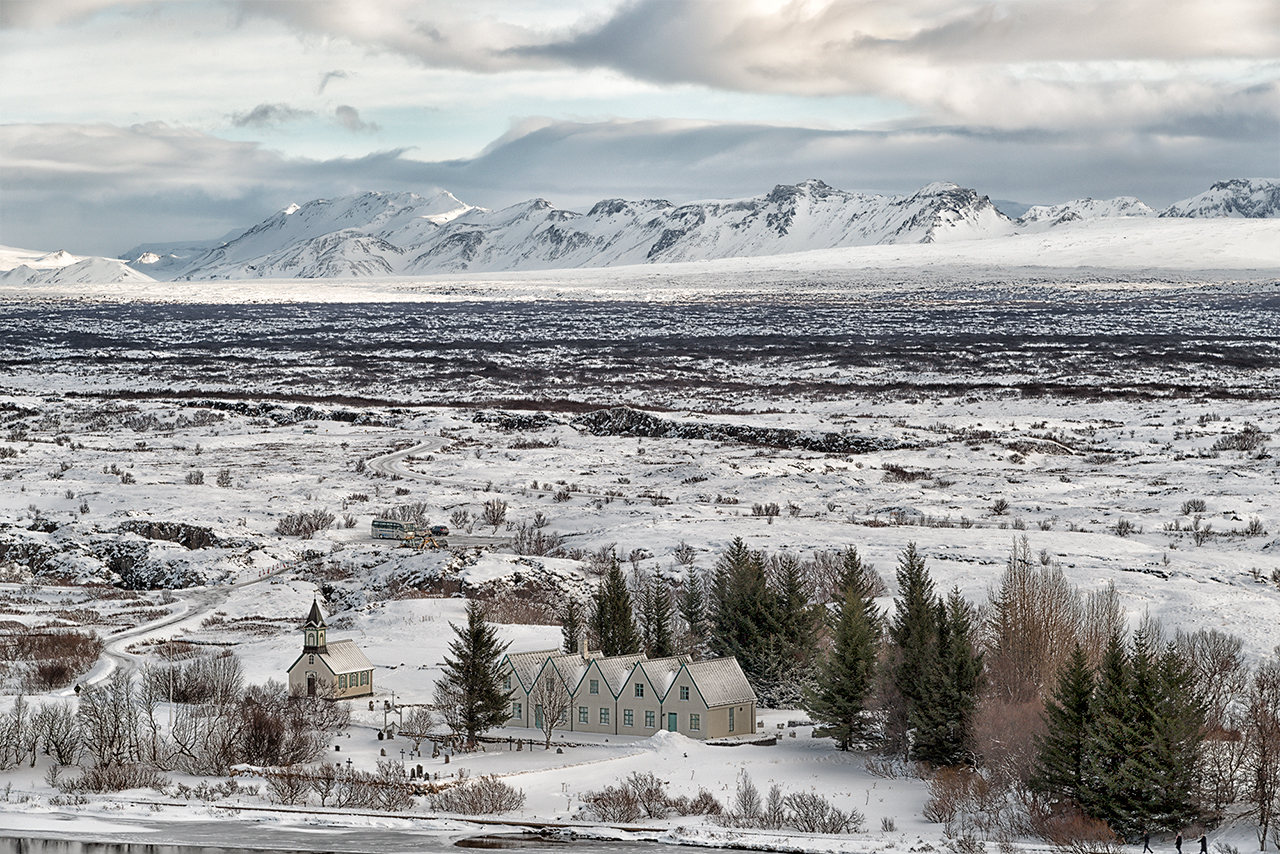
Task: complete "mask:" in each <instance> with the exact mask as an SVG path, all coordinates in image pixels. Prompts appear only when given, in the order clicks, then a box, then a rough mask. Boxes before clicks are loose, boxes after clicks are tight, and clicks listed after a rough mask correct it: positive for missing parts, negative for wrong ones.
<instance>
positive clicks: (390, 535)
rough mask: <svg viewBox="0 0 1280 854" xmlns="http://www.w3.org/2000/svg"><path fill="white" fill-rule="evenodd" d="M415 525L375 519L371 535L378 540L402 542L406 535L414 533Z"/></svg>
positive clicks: (393, 520)
mask: <svg viewBox="0 0 1280 854" xmlns="http://www.w3.org/2000/svg"><path fill="white" fill-rule="evenodd" d="M412 531H413V525H411V524H410V523H408V522H397V521H396V520H395V519H374V520H373V525H372V526H371V530H370V533H371V534H373V537H374V539H377V540H402V539H404V536H405V534H409V533H412Z"/></svg>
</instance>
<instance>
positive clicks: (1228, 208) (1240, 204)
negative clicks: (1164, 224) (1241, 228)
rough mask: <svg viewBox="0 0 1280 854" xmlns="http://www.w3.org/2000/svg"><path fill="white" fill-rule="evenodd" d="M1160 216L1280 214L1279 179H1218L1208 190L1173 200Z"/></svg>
mask: <svg viewBox="0 0 1280 854" xmlns="http://www.w3.org/2000/svg"><path fill="white" fill-rule="evenodd" d="M1160 216H1180V217H1221V216H1226V217H1244V218H1246V219H1275V218H1277V217H1280V181H1278V180H1276V179H1274V178H1235V179H1232V180H1230V181H1219V182H1218V183H1216V184H1214V185H1213V186H1212V187H1210V188H1209V190H1208V191H1207V192H1204V193H1201V194H1200V195H1198V196H1192V197H1191V198H1189V199H1183V200H1182V201H1180V202H1174V203H1173V204H1172V205H1169V207H1167V208H1165V209H1164V210H1162V211H1161V212H1160Z"/></svg>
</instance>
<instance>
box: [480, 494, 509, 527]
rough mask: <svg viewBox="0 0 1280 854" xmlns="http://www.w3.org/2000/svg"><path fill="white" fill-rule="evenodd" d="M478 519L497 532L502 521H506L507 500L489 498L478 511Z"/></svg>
mask: <svg viewBox="0 0 1280 854" xmlns="http://www.w3.org/2000/svg"><path fill="white" fill-rule="evenodd" d="M478 521H480V523H481V524H483V525H486V526H487V527H490V528H493V531H494V533H497V532H498V528H499V527H501V525H502V523H503V522H505V521H507V502H505V501H502V500H501V499H498V498H490V499H489V500H488V501H486V502H485V503H484V508H483V509H482V510H481V511H480V517H479V520H478Z"/></svg>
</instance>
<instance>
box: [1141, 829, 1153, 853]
mask: <svg viewBox="0 0 1280 854" xmlns="http://www.w3.org/2000/svg"><path fill="white" fill-rule="evenodd" d="M1142 854H1155V852H1154V851H1152V850H1151V831H1149V830H1148V831H1144V832H1143V834H1142Z"/></svg>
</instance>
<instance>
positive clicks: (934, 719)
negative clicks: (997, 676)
mask: <svg viewBox="0 0 1280 854" xmlns="http://www.w3.org/2000/svg"><path fill="white" fill-rule="evenodd" d="M934 611H935V613H936V615H937V616H936V621H937V627H938V646H937V654H936V655H934V656H932V657H930V658H929V659H928V665H927V667H926V669H925V672H924V677H923V685H922V687H921V691H920V697H919V702H918V703H917V705H916V707H915V709H914V710H913V712H912V714H911V716H910V718H909V720H910V723H911V725H912V727H913V728H914V730H915V738H914V740H913V743H912V749H911V754H912V756H913V757H914V758H915V759H919V760H922V761H925V762H931V763H933V764H934V765H963V764H973V763H974V761H975V757H974V753H973V725H974V718H975V716H976V715H977V709H978V680H979V677H980V676H981V673H982V655H981V653H978V652H976V651H975V650H974V643H973V624H974V619H973V614H972V612H971V608H970V606H969V603H968V602H966V601H965V600H964V597H963V596H961V595H960V590H959V588H956V589H954V590H952V591H951V593H950V594H949V595H948V596H947V599H946V601H945V602H938V603H937V604H936V605H935V607H934Z"/></svg>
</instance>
